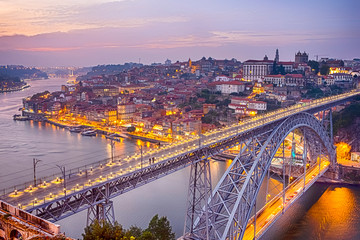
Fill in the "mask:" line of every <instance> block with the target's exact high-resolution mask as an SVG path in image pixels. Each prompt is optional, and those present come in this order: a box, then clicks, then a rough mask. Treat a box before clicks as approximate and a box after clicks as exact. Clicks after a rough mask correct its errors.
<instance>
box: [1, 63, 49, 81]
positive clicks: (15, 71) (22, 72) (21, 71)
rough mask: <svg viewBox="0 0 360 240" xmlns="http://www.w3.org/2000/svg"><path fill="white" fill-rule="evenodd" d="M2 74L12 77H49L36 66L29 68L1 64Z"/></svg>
mask: <svg viewBox="0 0 360 240" xmlns="http://www.w3.org/2000/svg"><path fill="white" fill-rule="evenodd" d="M0 75H2V76H7V77H11V78H19V79H25V78H48V76H47V74H46V73H45V72H42V71H40V70H39V69H36V68H28V67H24V66H7V67H4V66H0Z"/></svg>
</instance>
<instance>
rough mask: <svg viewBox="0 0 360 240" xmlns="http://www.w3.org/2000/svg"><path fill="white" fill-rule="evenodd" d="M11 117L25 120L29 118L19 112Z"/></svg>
mask: <svg viewBox="0 0 360 240" xmlns="http://www.w3.org/2000/svg"><path fill="white" fill-rule="evenodd" d="M13 119H14V120H16V121H27V120H30V118H29V117H28V116H21V115H20V114H15V115H14V116H13Z"/></svg>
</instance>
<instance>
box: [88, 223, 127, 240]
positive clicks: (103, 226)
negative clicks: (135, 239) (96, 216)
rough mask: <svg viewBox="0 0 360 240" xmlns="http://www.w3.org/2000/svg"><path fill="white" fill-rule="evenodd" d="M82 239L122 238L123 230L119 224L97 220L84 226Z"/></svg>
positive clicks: (117, 239)
mask: <svg viewBox="0 0 360 240" xmlns="http://www.w3.org/2000/svg"><path fill="white" fill-rule="evenodd" d="M82 236H83V240H124V230H123V228H122V226H121V225H120V224H118V223H117V222H115V223H114V224H111V223H108V222H106V221H101V222H99V221H97V220H95V222H94V223H93V224H91V225H90V226H87V227H86V228H85V233H83V234H82Z"/></svg>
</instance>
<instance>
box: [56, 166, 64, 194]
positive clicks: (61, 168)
mask: <svg viewBox="0 0 360 240" xmlns="http://www.w3.org/2000/svg"><path fill="white" fill-rule="evenodd" d="M56 166H57V167H58V168H59V169H60V171H61V173H62V175H63V177H64V189H66V181H65V166H60V165H57V164H56Z"/></svg>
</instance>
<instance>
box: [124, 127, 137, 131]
mask: <svg viewBox="0 0 360 240" xmlns="http://www.w3.org/2000/svg"><path fill="white" fill-rule="evenodd" d="M135 130H136V128H135V127H134V126H131V127H128V128H127V129H126V131H128V132H135Z"/></svg>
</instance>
